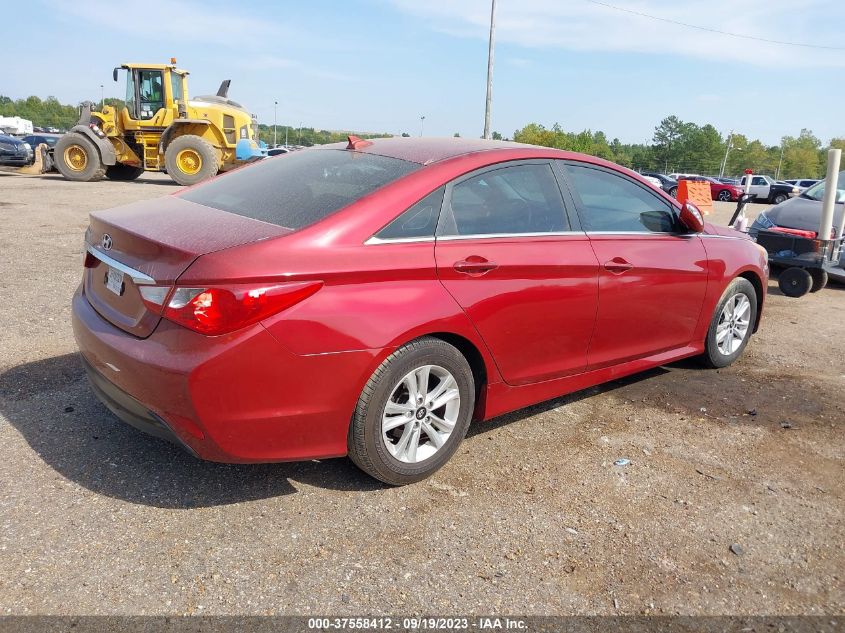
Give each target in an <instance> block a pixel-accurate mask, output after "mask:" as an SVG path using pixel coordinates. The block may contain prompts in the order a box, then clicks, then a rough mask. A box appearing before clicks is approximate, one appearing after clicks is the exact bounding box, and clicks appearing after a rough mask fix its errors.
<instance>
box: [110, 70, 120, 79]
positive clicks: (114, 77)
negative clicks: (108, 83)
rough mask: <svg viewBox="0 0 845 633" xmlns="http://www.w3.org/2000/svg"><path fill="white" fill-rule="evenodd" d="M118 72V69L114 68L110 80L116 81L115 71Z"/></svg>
mask: <svg viewBox="0 0 845 633" xmlns="http://www.w3.org/2000/svg"><path fill="white" fill-rule="evenodd" d="M118 70H120V69H119V68H115V69H114V70H113V71H111V78H112V79H114V80H115V81H117V71H118Z"/></svg>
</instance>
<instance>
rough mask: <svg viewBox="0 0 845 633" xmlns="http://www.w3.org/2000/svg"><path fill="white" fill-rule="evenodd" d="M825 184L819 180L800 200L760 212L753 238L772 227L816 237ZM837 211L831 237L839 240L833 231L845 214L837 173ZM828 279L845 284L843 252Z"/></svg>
mask: <svg viewBox="0 0 845 633" xmlns="http://www.w3.org/2000/svg"><path fill="white" fill-rule="evenodd" d="M825 189H826V183H825V181H824V180H820V181H819V182H817V183H816V184H815V185H813V186H812V187H810V188H809V189H807V190H806V191H803V192H802V193H801V194H800V195H799V196H797V197H795V198H790V199H789V200H786V201H785V202H782V203H780V204H778V205H775V206H774V207H772V208H771V209H767V210H765V211H763V212H762V213H761V214H760V215H759V216H757V219H756V220H754V223H753V224H752V225H751V227H750V228H749V231H748V232H749V234H750V235H751V236H752V237H756V236H757V232H758V231H759V230H761V229H771V228H775V227H780V228H785V229H793V230H798V231H808V232H810V233H811V234H814V236H816V237H817V236H818V231H819V225H820V224H821V216H822V199H823V198H824V192H825ZM836 203H837V204H836V207H835V211H834V218H833V226H834V230H833V237H837V238H838V237H842V236H841V235H837V234H836V227H838V226H839V223H840V222H841V221H842V214H843V213H845V210H843V207H845V204H843V203H845V171H842V172H840V173H839V184H838V186H837V191H836ZM828 273H829V275H830V278H831V279H833V280H835V281H839V282H842V283H845V250H843V252H842V253H841V257H840V259H839V267H838V268H834V269H833V270H829V271H828Z"/></svg>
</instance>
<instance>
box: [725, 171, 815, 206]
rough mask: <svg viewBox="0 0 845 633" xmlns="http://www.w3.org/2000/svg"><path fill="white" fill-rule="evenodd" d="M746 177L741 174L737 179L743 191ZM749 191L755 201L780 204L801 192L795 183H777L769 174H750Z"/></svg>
mask: <svg viewBox="0 0 845 633" xmlns="http://www.w3.org/2000/svg"><path fill="white" fill-rule="evenodd" d="M747 179H748V176H743V177H742V178H741V179H740V181H739V186H740V188H741V189H742V190H743V191H745V183H746V181H747ZM750 193H751V195H753V196H754V201H755V202H768V203H769V204H780V203H781V202H784V201H786V200H789V198H791V197H792V196H797V195H798V194H799V193H801V192H800V191H799V190H798V187H796V186H795V185H790V184H786V183H778V182H777V181H775V180H774V179H773V178H770V177H769V176H752V177H751V191H750Z"/></svg>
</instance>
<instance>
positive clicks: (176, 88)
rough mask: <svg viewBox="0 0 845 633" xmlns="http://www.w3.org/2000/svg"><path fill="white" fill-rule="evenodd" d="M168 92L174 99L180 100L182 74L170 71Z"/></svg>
mask: <svg viewBox="0 0 845 633" xmlns="http://www.w3.org/2000/svg"><path fill="white" fill-rule="evenodd" d="M170 92H171V93H172V94H173V100H174V101H181V100H182V75H178V74H176V73H174V72H172V71H171V72H170Z"/></svg>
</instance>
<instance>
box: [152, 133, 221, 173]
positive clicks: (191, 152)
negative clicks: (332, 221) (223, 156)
mask: <svg viewBox="0 0 845 633" xmlns="http://www.w3.org/2000/svg"><path fill="white" fill-rule="evenodd" d="M164 164H165V166H166V168H167V173H168V175H169V176H170V177H171V178H173V180H175V181H176V182H177V183H179V184H180V185H195V184H197V183H198V182H202V181H203V180H207V179H208V178H211V177H212V176H216V175H217V172H218V171H219V169H220V163H219V161H218V158H217V150H215V149H214V146H213V145H212V144H211V143H209V142H208V141H206V140H205V139H204V138H201V137H199V136H195V135H194V134H185V135H184V136H179V137H177V138H175V139H173V141H172V142H171V143H170V145H168V146H167V150H166V151H165V152H164Z"/></svg>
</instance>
